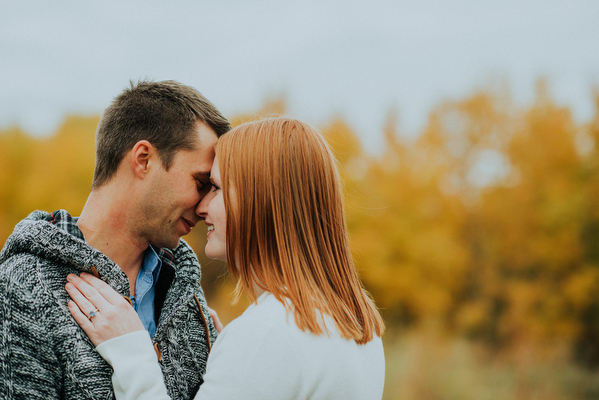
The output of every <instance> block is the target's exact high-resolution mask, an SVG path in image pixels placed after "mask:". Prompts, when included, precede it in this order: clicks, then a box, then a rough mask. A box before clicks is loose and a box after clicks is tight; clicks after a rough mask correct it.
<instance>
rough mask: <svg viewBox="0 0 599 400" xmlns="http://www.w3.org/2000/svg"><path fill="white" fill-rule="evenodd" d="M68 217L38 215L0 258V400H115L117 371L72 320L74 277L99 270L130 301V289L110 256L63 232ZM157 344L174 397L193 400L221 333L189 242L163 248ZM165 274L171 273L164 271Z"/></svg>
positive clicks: (63, 213) (16, 234)
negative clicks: (70, 284) (70, 277)
mask: <svg viewBox="0 0 599 400" xmlns="http://www.w3.org/2000/svg"><path fill="white" fill-rule="evenodd" d="M57 218H58V219H60V218H70V216H69V215H68V213H66V211H64V210H61V211H58V212H55V213H52V214H49V213H46V212H41V211H35V212H33V213H32V214H31V215H29V217H27V218H26V219H25V220H23V221H21V222H20V223H19V224H18V225H17V226H16V228H15V230H14V232H13V234H12V235H11V236H10V237H9V238H8V240H7V241H6V244H5V246H4V248H3V249H2V252H0V385H1V386H0V398H1V399H45V400H50V399H112V398H114V394H113V390H112V383H111V375H112V370H111V368H110V366H109V365H108V364H107V363H106V362H105V361H104V360H103V359H102V357H100V355H99V354H98V353H97V352H96V350H95V348H94V346H93V344H92V343H91V342H90V341H89V339H88V338H87V336H86V335H85V333H84V332H83V331H82V330H81V329H80V328H79V326H78V325H77V324H76V323H75V321H74V320H73V319H72V317H71V315H70V314H69V311H68V308H67V301H68V300H69V297H68V295H67V293H66V291H65V289H64V285H65V283H66V276H67V274H69V273H79V272H81V271H86V272H92V266H94V267H95V269H96V270H97V272H98V274H99V276H100V278H102V279H103V280H104V281H105V282H107V283H108V284H109V285H110V286H112V287H113V288H114V289H115V290H117V291H118V292H119V293H121V294H122V295H126V294H128V293H129V281H128V280H127V277H126V275H125V274H124V273H123V272H122V270H121V269H120V268H119V267H118V266H117V265H116V264H115V263H114V262H112V261H111V260H110V259H109V258H108V257H106V256H105V255H104V254H102V253H100V252H99V251H97V250H96V249H94V248H92V247H91V246H89V245H88V244H86V243H85V241H83V240H81V239H79V238H77V237H75V236H73V235H71V234H69V233H67V232H66V231H65V230H63V229H60V228H59V227H57V225H56V224H55V221H56V220H57ZM159 256H160V257H161V258H162V261H163V268H162V270H161V275H160V277H159V280H158V284H157V287H156V298H157V302H158V303H159V304H158V303H157V304H156V307H157V313H160V315H159V318H157V321H158V323H157V329H156V334H155V336H154V338H153V341H154V343H155V344H156V345H155V347H157V348H158V349H159V350H157V353H160V357H159V358H160V359H161V361H160V365H161V367H162V371H163V374H164V378H165V383H166V387H167V390H168V392H169V395H170V396H171V397H172V398H173V399H190V398H192V397H193V396H194V395H195V393H196V391H197V389H198V387H199V385H200V384H201V383H202V375H203V374H204V371H205V368H206V360H207V357H208V351H209V346H210V344H209V342H208V341H207V335H209V336H210V340H211V341H212V342H213V341H214V340H215V339H216V335H217V333H216V330H215V329H214V325H213V322H212V320H211V319H210V316H209V315H208V310H207V308H206V300H205V298H204V293H203V291H202V288H201V287H200V265H199V263H198V260H197V258H196V256H195V254H194V253H193V251H192V250H191V248H190V247H189V246H188V245H187V244H186V243H185V242H184V241H183V240H181V241H180V243H179V246H178V247H177V248H176V249H175V250H173V251H169V250H165V249H159ZM163 270H164V271H163Z"/></svg>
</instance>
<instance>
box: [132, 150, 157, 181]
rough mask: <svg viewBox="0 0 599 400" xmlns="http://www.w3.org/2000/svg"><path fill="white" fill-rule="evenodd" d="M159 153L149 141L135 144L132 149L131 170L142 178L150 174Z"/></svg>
mask: <svg viewBox="0 0 599 400" xmlns="http://www.w3.org/2000/svg"><path fill="white" fill-rule="evenodd" d="M157 154H158V153H157V151H156V148H155V147H154V146H152V143H150V142H148V141H147V140H140V141H139V142H137V143H135V145H134V146H133V148H132V149H131V158H130V162H131V170H132V171H133V173H134V174H135V175H136V176H137V177H139V178H142V179H143V177H144V176H145V175H146V174H147V173H148V171H149V170H150V167H151V165H152V163H153V158H154V157H156V156H157Z"/></svg>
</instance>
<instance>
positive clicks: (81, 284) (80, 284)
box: [65, 274, 110, 315]
mask: <svg viewBox="0 0 599 400" xmlns="http://www.w3.org/2000/svg"><path fill="white" fill-rule="evenodd" d="M93 278H94V279H97V278H95V277H93ZM98 280H99V279H98ZM67 281H68V283H67V285H66V286H65V288H66V289H67V292H68V293H69V295H71V298H72V299H73V300H74V301H75V303H77V305H78V306H79V308H80V309H81V310H82V311H83V312H87V313H88V315H89V312H91V311H94V310H96V309H98V310H103V309H105V308H106V307H107V306H108V305H109V304H110V302H109V301H108V300H107V299H106V298H105V297H104V296H103V295H102V294H101V293H100V292H99V291H98V290H97V289H96V288H95V287H94V286H92V285H91V284H89V283H88V282H87V281H84V280H83V279H81V278H80V277H78V276H77V275H74V274H69V275H68V276H67Z"/></svg>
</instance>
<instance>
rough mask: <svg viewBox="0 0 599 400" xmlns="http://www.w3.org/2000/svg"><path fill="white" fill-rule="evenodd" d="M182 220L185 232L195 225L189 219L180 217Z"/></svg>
mask: <svg viewBox="0 0 599 400" xmlns="http://www.w3.org/2000/svg"><path fill="white" fill-rule="evenodd" d="M181 219H182V220H183V224H184V225H185V228H186V231H187V233H189V232H191V229H192V228H193V227H194V226H196V223H195V222H193V221H190V220H188V219H186V218H181Z"/></svg>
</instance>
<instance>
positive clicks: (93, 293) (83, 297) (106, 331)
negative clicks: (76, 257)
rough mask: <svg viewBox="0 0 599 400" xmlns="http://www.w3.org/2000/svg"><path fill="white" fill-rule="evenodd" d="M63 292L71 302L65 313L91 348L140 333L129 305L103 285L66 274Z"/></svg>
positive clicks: (83, 275) (92, 278) (84, 275)
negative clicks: (87, 338)
mask: <svg viewBox="0 0 599 400" xmlns="http://www.w3.org/2000/svg"><path fill="white" fill-rule="evenodd" d="M67 281H68V282H67V284H66V285H65V289H66V290H67V292H68V293H69V295H70V296H71V298H72V299H73V300H72V301H69V311H70V312H71V315H72V316H73V318H74V319H75V321H76V322H77V323H78V324H79V326H81V328H82V329H83V330H84V331H85V333H86V334H87V336H89V338H90V339H91V341H92V343H93V344H94V345H95V346H98V345H99V344H100V343H102V342H105V341H107V340H109V339H113V338H115V337H118V336H122V335H125V334H127V333H131V332H135V331H141V330H144V329H145V328H144V326H143V324H142V323H141V321H140V319H139V317H138V316H137V312H135V310H134V309H133V307H131V304H129V302H128V301H127V300H125V299H124V298H123V296H121V295H120V294H118V293H117V292H116V291H115V290H114V289H113V288H111V287H110V286H108V284H106V282H104V281H102V280H100V279H98V278H96V277H95V276H93V275H91V274H87V273H85V272H83V273H81V277H78V276H77V275H73V274H69V275H68V276H67Z"/></svg>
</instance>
